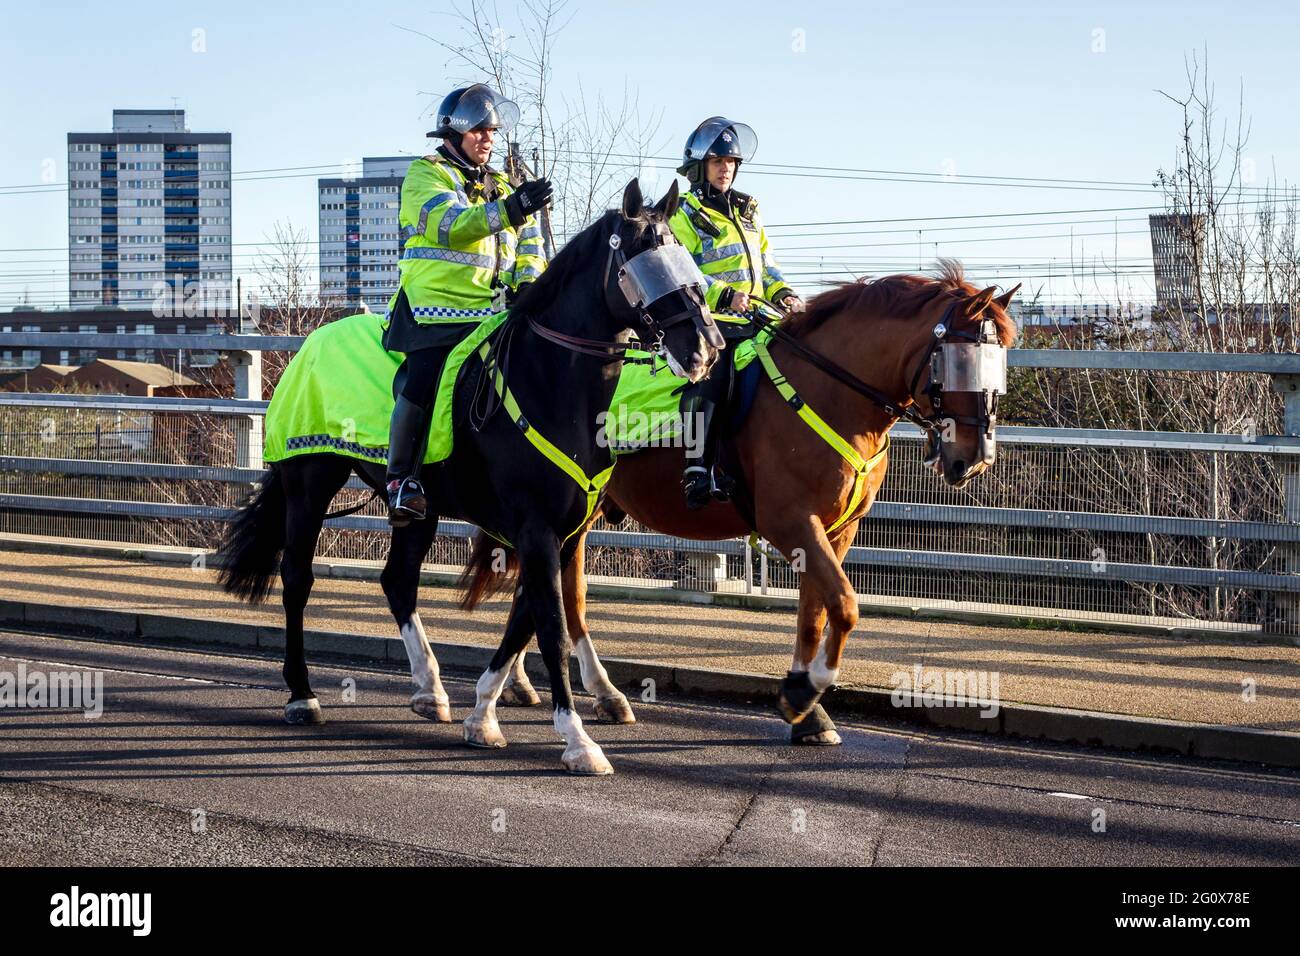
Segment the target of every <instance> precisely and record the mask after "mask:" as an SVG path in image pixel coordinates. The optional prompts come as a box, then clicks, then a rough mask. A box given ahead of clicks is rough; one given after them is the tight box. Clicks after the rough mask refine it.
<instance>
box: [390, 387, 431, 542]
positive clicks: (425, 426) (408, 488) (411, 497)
mask: <svg viewBox="0 0 1300 956" xmlns="http://www.w3.org/2000/svg"><path fill="white" fill-rule="evenodd" d="M428 441H429V409H426V408H423V407H422V406H420V405H417V404H415V402H413V401H411V400H410V399H409V398H407V397H406V396H405V395H399V396H397V404H396V405H395V406H394V407H393V419H392V422H391V424H390V426H389V433H388V477H387V489H388V523H389V524H390V525H392V526H393V527H394V528H401V527H404V526H406V525H408V524H410V523H411V522H412V521H423V520H424V517H425V512H426V510H427V508H428V503H427V501H426V499H425V494H424V486H423V485H421V484H420V479H419V474H420V466H421V465H422V464H423V463H424V449H425V446H426V445H427V443H428Z"/></svg>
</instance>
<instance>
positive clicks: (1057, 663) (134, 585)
mask: <svg viewBox="0 0 1300 956" xmlns="http://www.w3.org/2000/svg"><path fill="white" fill-rule="evenodd" d="M0 600H10V601H26V602H36V603H40V604H54V605H64V606H70V607H75V608H81V609H87V608H89V609H92V610H93V609H95V608H114V609H119V610H130V611H138V612H146V613H153V614H164V615H175V616H177V617H184V618H196V619H200V620H203V621H209V622H210V621H218V622H219V621H241V622H246V623H249V622H251V623H257V624H263V625H268V626H271V627H279V626H281V623H282V619H281V612H280V605H279V597H278V590H277V591H276V592H275V593H274V594H273V595H272V597H271V600H270V601H269V602H268V604H266V605H265V606H263V607H262V608H258V609H250V608H248V607H247V606H245V605H242V604H239V603H237V602H236V601H234V600H233V599H232V598H230V597H229V596H227V595H225V594H224V593H222V592H221V590H220V589H219V588H218V587H217V586H216V584H215V574H214V573H213V572H212V571H210V570H203V569H199V570H194V569H191V568H190V566H189V565H188V564H181V565H175V564H160V563H154V562H150V561H143V560H123V559H121V558H108V557H98V556H84V555H77V554H46V553H36V552H20V551H6V550H3V546H0ZM506 609H507V605H506V603H505V602H504V601H496V602H493V603H491V604H489V605H487V606H485V607H484V608H482V609H480V610H479V611H477V612H475V613H474V614H472V615H470V614H465V613H464V612H462V611H460V610H459V609H458V608H457V607H456V601H455V593H454V592H453V591H452V589H451V588H448V587H434V586H426V587H424V588H423V589H422V590H421V611H422V616H423V619H424V622H425V627H426V629H427V631H428V634H429V638H430V640H432V641H435V642H437V641H449V642H456V643H462V644H479V645H483V646H492V647H495V646H496V644H497V642H498V641H499V639H500V635H501V632H502V629H503V627H504V622H505V612H506ZM588 617H589V621H590V625H591V628H592V634H593V636H594V638H595V640H596V644H597V648H598V649H599V652H600V653H601V655H602V656H604V657H614V658H624V659H632V660H641V661H652V662H657V663H664V664H673V665H677V666H689V667H700V668H716V669H722V670H734V671H747V672H750V673H759V674H768V675H778V676H779V675H783V674H784V673H785V672H786V670H787V669H788V668H789V665H790V653H791V649H792V646H793V641H794V614H793V612H792V611H790V610H749V609H739V608H731V607H722V606H716V605H702V604H677V603H664V602H655V601H613V600H607V599H601V598H600V597H593V599H592V600H591V602H590V607H589V614H588ZM307 626H308V628H311V629H315V630H320V631H335V632H347V633H357V634H369V635H374V636H378V637H385V638H395V637H396V632H395V629H394V627H393V623H392V618H391V616H390V615H389V613H388V609H387V605H386V604H385V603H384V598H383V594H382V593H381V592H380V589H379V584H378V582H376V581H366V580H348V579H343V578H333V577H319V578H318V579H317V582H316V588H315V591H314V592H313V595H312V601H311V604H310V605H309V606H308V608H307ZM917 665H919V666H921V667H922V668H924V669H926V670H931V669H933V670H940V671H966V670H976V671H990V672H997V674H998V676H999V685H1000V686H999V695H1000V697H1001V699H1002V701H1004V702H1007V703H1012V702H1018V703H1025V704H1041V705H1047V706H1053V707H1066V708H1075V709H1079V710H1088V711H1101V712H1106V713H1113V714H1128V715H1135V716H1141V717H1154V718H1164V719H1172V720H1180V721H1192V722H1200V723H1207V724H1220V725H1226V726H1240V727H1256V728H1264V729H1271V730H1281V731H1288V732H1300V647H1295V646H1282V645H1276V644H1252V643H1244V642H1241V641H1233V640H1230V639H1222V640H1218V639H1215V640H1210V639H1204V638H1190V637H1161V636H1156V635H1150V634H1135V633H1105V632H1096V631H1066V630H1049V629H1033V628H1013V627H999V626H990V625H984V624H970V623H963V622H954V621H942V620H918V619H909V618H900V617H894V616H885V615H877V616H873V615H871V614H864V615H863V617H862V620H861V622H860V623H859V625H858V628H857V629H856V630H855V632H854V634H853V637H852V638H851V640H850V642H849V644H848V648H847V653H846V659H845V666H844V669H843V671H842V672H841V675H840V683H841V684H842V685H843V686H847V687H884V688H892V687H894V686H895V684H894V680H893V679H894V675H896V674H898V673H900V672H910V671H912V669H913V668H914V667H915V666H917ZM1246 688H1249V690H1250V691H1251V692H1250V693H1244V692H1243V691H1244V689H1246Z"/></svg>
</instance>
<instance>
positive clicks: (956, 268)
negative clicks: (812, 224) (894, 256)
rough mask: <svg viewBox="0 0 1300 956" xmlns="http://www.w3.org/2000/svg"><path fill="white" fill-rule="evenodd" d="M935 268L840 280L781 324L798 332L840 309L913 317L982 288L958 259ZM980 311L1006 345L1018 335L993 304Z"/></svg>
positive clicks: (942, 261) (797, 334) (805, 331)
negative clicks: (921, 272)
mask: <svg viewBox="0 0 1300 956" xmlns="http://www.w3.org/2000/svg"><path fill="white" fill-rule="evenodd" d="M935 272H936V275H934V276H924V275H913V274H911V273H900V274H898V275H892V276H883V277H882V278H879V279H857V280H855V281H853V282H844V283H841V284H839V285H837V286H836V287H834V288H832V289H828V290H827V291H825V292H822V293H820V294H818V295H816V296H813V298H812V299H810V300H809V302H808V308H807V310H806V311H804V312H796V313H794V314H793V315H790V316H787V317H786V318H785V319H783V320H782V321H781V328H782V329H784V330H785V331H787V332H789V333H790V334H791V335H793V336H795V337H796V338H798V337H801V336H804V335H807V334H808V333H809V332H811V331H813V330H814V329H816V328H818V327H819V326H821V325H822V324H823V323H825V322H826V320H827V319H829V318H831V316H834V315H838V314H839V313H841V312H849V313H851V314H853V315H855V316H859V317H865V316H867V315H870V316H871V318H872V319H873V320H879V319H885V320H898V319H903V318H911V317H913V316H915V315H916V314H917V313H918V312H919V311H921V310H922V309H924V308H925V307H926V306H928V305H930V304H931V303H932V302H934V300H935V299H937V298H939V297H940V296H951V297H954V298H958V297H963V298H964V297H968V296H972V295H975V294H976V293H978V292H979V291H980V290H979V289H978V288H976V287H975V286H973V285H971V284H970V283H969V282H967V281H966V276H965V270H964V269H963V268H962V264H961V263H960V262H958V261H957V260H956V259H940V260H939V261H938V263H937V264H936V268H935ZM984 314H985V315H986V316H989V317H990V318H992V319H993V321H994V323H995V324H996V325H997V328H998V337H999V339H1000V340H1001V341H1002V344H1003V345H1005V346H1008V347H1010V346H1011V345H1012V344H1013V343H1014V342H1015V340H1016V324H1015V322H1014V321H1013V320H1012V318H1011V316H1009V315H1007V313H1006V312H1005V311H1004V310H1003V309H1001V308H999V307H998V306H997V305H996V304H992V305H990V306H989V307H988V309H986V310H985V312H984Z"/></svg>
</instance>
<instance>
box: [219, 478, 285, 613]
mask: <svg viewBox="0 0 1300 956" xmlns="http://www.w3.org/2000/svg"><path fill="white" fill-rule="evenodd" d="M286 507H287V505H286V501H285V495H284V483H283V482H282V481H281V479H280V472H279V469H278V468H276V467H275V466H274V465H272V466H271V467H270V468H269V469H268V470H267V472H266V474H265V475H263V476H262V478H261V480H260V481H259V482H258V484H257V488H255V489H254V490H253V491H251V492H250V493H249V494H248V496H247V497H245V499H244V501H243V502H242V503H241V504H240V506H239V510H238V511H237V512H236V513H235V517H234V519H233V520H232V521H231V522H230V525H229V526H228V527H227V529H226V534H225V537H224V538H223V539H222V542H221V547H220V548H218V549H217V558H216V560H217V562H218V563H219V564H220V565H221V573H220V575H219V577H218V580H219V581H220V582H221V586H222V588H224V589H225V590H226V591H227V592H228V593H230V594H234V595H237V596H238V597H239V598H240V599H242V600H244V601H247V602H248V603H249V604H260V603H262V601H264V600H266V596H267V595H268V594H269V593H270V591H271V582H272V580H273V579H274V578H275V574H276V572H277V571H278V570H279V569H280V552H282V551H283V550H284V542H285V517H286Z"/></svg>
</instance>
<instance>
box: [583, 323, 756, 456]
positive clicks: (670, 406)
mask: <svg viewBox="0 0 1300 956" xmlns="http://www.w3.org/2000/svg"><path fill="white" fill-rule="evenodd" d="M760 334H761V335H763V337H764V338H765V339H766V338H770V336H769V335H768V334H767V333H760ZM627 354H628V357H629V358H645V357H646V353H644V352H635V351H631V352H628V353H627ZM757 355H758V353H757V352H756V351H755V350H754V344H753V342H748V341H747V342H741V343H740V344H739V345H738V346H736V347H735V349H734V350H731V351H728V352H726V353H724V354H723V356H722V360H723V361H730V362H732V363H733V364H734V365H735V370H736V374H737V376H739V374H740V372H742V371H744V370H745V368H747V367H748V366H749V364H750V363H751V362H753V361H754V359H755V358H756V357H757ZM737 381H739V379H737ZM685 384H686V383H685V381H684V380H683V379H680V378H678V377H677V376H675V375H673V373H672V372H670V371H669V370H668V365H667V363H666V362H665V361H664V360H663V359H662V358H656V359H655V361H654V364H653V365H632V364H629V365H624V366H623V371H622V372H621V373H620V375H619V379H618V387H617V388H616V389H615V391H614V397H613V399H612V400H611V401H610V403H609V411H608V412H606V413H604V415H603V416H600V419H599V421H598V422H597V424H598V425H599V426H600V428H601V433H600V435H599V438H600V439H601V440H602V443H603V444H606V445H607V446H608V447H609V449H610V450H611V451H612V452H613V453H614V454H615V455H628V454H631V453H633V452H637V451H641V450H642V449H645V448H664V447H680V446H682V445H683V444H685V439H684V438H683V431H684V429H683V423H684V422H685V420H686V418H685V415H684V414H683V412H682V411H681V399H682V396H681V393H682V389H683V388H684V386H685ZM690 437H693V438H694V439H695V440H697V441H702V440H703V436H702V435H694V436H690ZM689 451H690V449H689V448H688V452H689ZM697 454H698V452H697Z"/></svg>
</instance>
